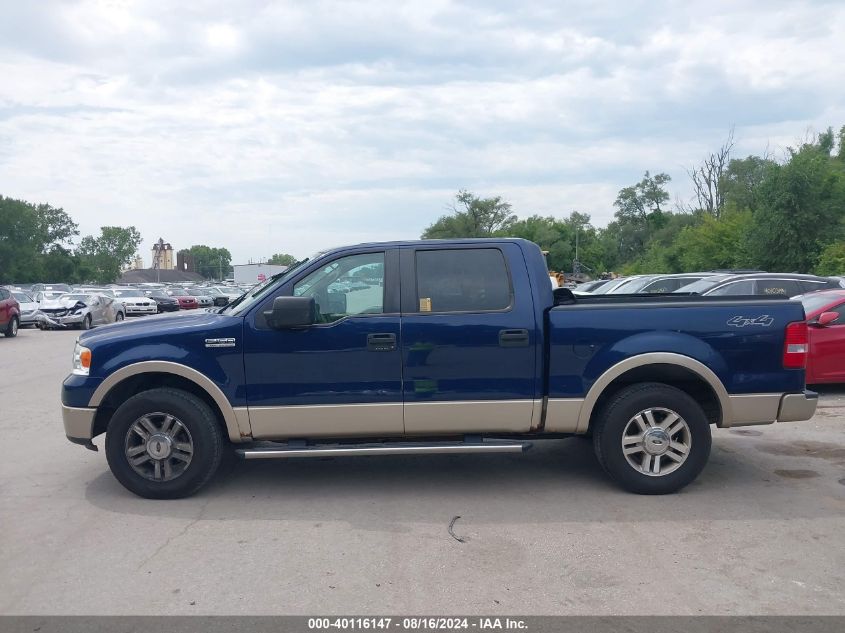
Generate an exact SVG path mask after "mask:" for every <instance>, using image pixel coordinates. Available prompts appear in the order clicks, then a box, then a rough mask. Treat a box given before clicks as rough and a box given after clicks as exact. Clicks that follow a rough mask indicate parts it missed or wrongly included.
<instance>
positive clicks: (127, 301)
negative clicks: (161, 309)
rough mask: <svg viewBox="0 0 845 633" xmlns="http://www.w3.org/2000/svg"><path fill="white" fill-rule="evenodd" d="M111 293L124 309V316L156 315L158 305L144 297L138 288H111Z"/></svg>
mask: <svg viewBox="0 0 845 633" xmlns="http://www.w3.org/2000/svg"><path fill="white" fill-rule="evenodd" d="M112 292H113V293H114V296H115V298H116V299H117V300H118V301H120V302H121V303H122V304H123V306H124V308H125V309H126V316H143V315H146V314H158V305H156V302H155V300H153V299H151V298H150V297H148V296H146V295H145V294H144V292H143V291H142V290H140V289H138V288H113V289H112Z"/></svg>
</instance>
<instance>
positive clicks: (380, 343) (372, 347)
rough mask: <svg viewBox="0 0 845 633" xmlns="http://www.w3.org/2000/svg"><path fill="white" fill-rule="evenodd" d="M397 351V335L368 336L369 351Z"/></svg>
mask: <svg viewBox="0 0 845 633" xmlns="http://www.w3.org/2000/svg"><path fill="white" fill-rule="evenodd" d="M395 349H396V335H395V334H387V333H385V334H367V351H370V352H392V351H393V350H395Z"/></svg>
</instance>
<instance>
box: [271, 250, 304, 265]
mask: <svg viewBox="0 0 845 633" xmlns="http://www.w3.org/2000/svg"><path fill="white" fill-rule="evenodd" d="M297 261H298V260H297V259H296V257H294V256H293V255H288V254H287V253H276V254H275V255H273V256H272V257H271V258H270V259H268V260H267V263H268V264H274V265H276V266H293V265H294V264H295V263H296V262H297Z"/></svg>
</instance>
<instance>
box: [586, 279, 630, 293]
mask: <svg viewBox="0 0 845 633" xmlns="http://www.w3.org/2000/svg"><path fill="white" fill-rule="evenodd" d="M631 279H632V278H631V277H620V278H619V279H614V280H613V281H609V282H608V283H606V284H604V285H603V286H601V287H600V288H596V289H595V290H593V294H594V295H604V294H607V293H608V292H610V291H611V290H613V289H615V288H618V287H619V286H621V285H622V284H626V283H628V282H629V281H631Z"/></svg>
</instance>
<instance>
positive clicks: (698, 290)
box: [675, 273, 841, 297]
mask: <svg viewBox="0 0 845 633" xmlns="http://www.w3.org/2000/svg"><path fill="white" fill-rule="evenodd" d="M831 288H841V286H840V284H839V281H838V280H836V279H829V278H827V277H816V276H815V275H798V274H794V273H748V274H743V275H730V274H725V275H712V276H710V277H705V278H704V279H700V280H699V281H696V282H695V283H691V284H688V285H686V286H682V287H681V288H678V289H677V290H676V291H675V292H691V293H694V294H698V295H704V296H709V297H718V296H727V295H744V296H747V295H786V296H787V297H794V296H795V295H800V294H804V293H807V292H813V291H814V290H829V289H831Z"/></svg>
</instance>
